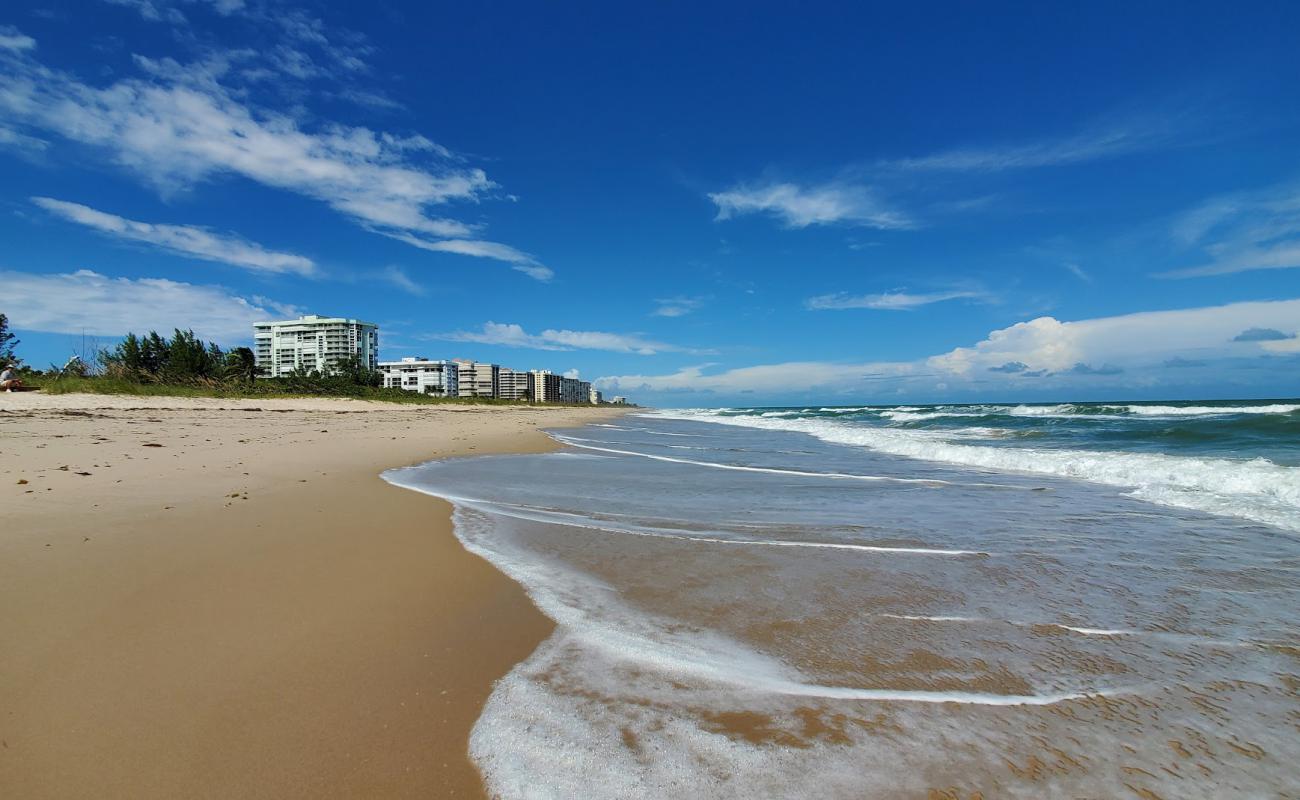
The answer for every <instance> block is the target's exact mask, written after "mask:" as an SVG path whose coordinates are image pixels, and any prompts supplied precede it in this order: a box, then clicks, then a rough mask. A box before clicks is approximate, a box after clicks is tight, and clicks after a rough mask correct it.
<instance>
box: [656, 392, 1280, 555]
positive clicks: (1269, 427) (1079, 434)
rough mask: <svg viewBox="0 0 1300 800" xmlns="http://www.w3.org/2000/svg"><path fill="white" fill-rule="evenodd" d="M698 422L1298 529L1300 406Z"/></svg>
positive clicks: (974, 408) (1027, 408) (1075, 406)
mask: <svg viewBox="0 0 1300 800" xmlns="http://www.w3.org/2000/svg"><path fill="white" fill-rule="evenodd" d="M662 416H663V417H666V418H677V419H692V420H700V421H710V422H718V423H725V424H730V425H737V426H744V427H751V428H756V429H766V430H787V431H798V432H802V433H807V434H810V435H812V436H815V437H818V438H819V439H822V440H823V441H826V442H829V443H835V444H842V445H849V446H857V447H862V448H865V449H870V450H873V451H875V452H879V453H888V454H892V455H899V456H906V457H910V458H915V459H923V460H930V461H936V462H940V463H949V464H957V465H962V466H968V467H974V468H980V469H991V470H997V471H1005V472H1027V473H1033V474H1042V475H1056V476H1063V477H1069V478H1075V479H1079V480H1084V481H1090V482H1095V483H1101V484H1105V485H1109V486H1119V487H1127V488H1128V489H1129V490H1130V492H1131V494H1132V496H1134V497H1139V498H1141V499H1145V500H1149V501H1151V502H1155V503H1163V504H1167V505H1173V506H1180V507H1184V508H1194V509H1198V510H1202V511H1209V512H1213V513H1219V514H1226V515H1229V516H1237V517H1241V518H1244V519H1250V520H1254V521H1257V522H1266V523H1269V524H1273V525H1278V526H1280V527H1284V528H1288V529H1291V530H1296V531H1300V401H1298V400H1263V401H1251V402H1245V401H1184V402H1112V403H1052V404H968V405H928V406H855V407H831V406H818V407H800V408H730V409H699V410H684V411H668V412H663V413H662Z"/></svg>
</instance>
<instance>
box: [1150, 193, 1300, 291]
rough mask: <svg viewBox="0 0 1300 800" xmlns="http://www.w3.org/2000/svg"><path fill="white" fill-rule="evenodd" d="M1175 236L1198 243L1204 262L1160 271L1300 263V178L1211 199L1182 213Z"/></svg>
mask: <svg viewBox="0 0 1300 800" xmlns="http://www.w3.org/2000/svg"><path fill="white" fill-rule="evenodd" d="M1170 236H1171V238H1172V239H1173V240H1174V242H1175V243H1176V244H1179V245H1181V246H1183V247H1188V248H1194V249H1196V251H1197V252H1198V254H1199V256H1200V260H1201V262H1202V263H1200V264H1197V265H1196V266H1191V267H1185V268H1182V269H1175V270H1170V271H1167V272H1162V273H1158V274H1157V275H1156V277H1160V278H1200V277H1208V276H1213V275H1231V274H1234V273H1238V272H1250V271H1254V270H1265V269H1293V268H1297V267H1300V183H1295V182H1291V183H1284V184H1281V185H1279V186H1273V187H1270V188H1268V189H1263V190H1260V191H1256V192H1244V193H1238V194H1231V195H1225V196H1222V197H1216V198H1212V199H1210V200H1207V201H1205V202H1204V203H1201V204H1200V205H1198V206H1197V207H1195V208H1193V209H1191V210H1189V211H1187V212H1185V213H1183V214H1181V215H1180V216H1179V217H1178V218H1177V219H1176V220H1175V221H1174V223H1173V225H1172V226H1171V228H1170Z"/></svg>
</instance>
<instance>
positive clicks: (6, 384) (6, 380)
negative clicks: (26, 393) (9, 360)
mask: <svg viewBox="0 0 1300 800" xmlns="http://www.w3.org/2000/svg"><path fill="white" fill-rule="evenodd" d="M21 388H23V382H22V380H20V379H19V377H18V372H17V371H16V370H14V365H13V364H5V369H4V372H0V389H4V390H5V391H6V392H12V391H13V390H14V389H21Z"/></svg>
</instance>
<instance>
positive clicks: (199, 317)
mask: <svg viewBox="0 0 1300 800" xmlns="http://www.w3.org/2000/svg"><path fill="white" fill-rule="evenodd" d="M0 284H2V285H3V286H4V294H5V305H6V308H5V312H6V313H7V314H8V315H9V321H10V324H12V325H13V326H14V327H15V328H17V329H19V330H29V331H43V332H47V333H81V332H83V331H84V332H85V333H88V334H92V335H94V336H122V335H124V334H127V333H130V332H136V333H143V332H145V331H149V330H156V331H160V332H167V331H170V330H172V329H173V328H177V327H181V328H192V329H193V330H194V332H195V333H197V334H198V335H199V336H202V337H203V338H205V339H213V340H215V341H218V342H223V343H225V342H243V341H247V340H248V339H250V338H251V337H252V325H253V323H254V322H257V321H259V320H264V319H273V318H274V317H275V316H276V308H274V306H278V305H279V304H275V303H272V302H271V301H267V300H266V299H265V298H258V300H252V299H245V298H243V297H239V296H238V295H234V294H231V293H230V292H228V291H226V290H225V289H223V288H221V287H219V286H203V285H198V284H192V283H184V282H181V281H173V280H167V279H165V278H139V279H128V278H110V277H107V276H105V275H101V274H99V273H97V272H93V271H91V270H84V269H83V270H77V271H76V272H70V273H58V274H36V273H28V272H11V271H10V272H0ZM259 301H260V304H259Z"/></svg>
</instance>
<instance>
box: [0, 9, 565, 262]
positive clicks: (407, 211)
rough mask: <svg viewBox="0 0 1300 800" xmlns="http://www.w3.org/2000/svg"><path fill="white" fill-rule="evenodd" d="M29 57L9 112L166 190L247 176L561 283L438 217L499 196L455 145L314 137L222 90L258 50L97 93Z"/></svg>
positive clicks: (366, 134) (384, 227)
mask: <svg viewBox="0 0 1300 800" xmlns="http://www.w3.org/2000/svg"><path fill="white" fill-rule="evenodd" d="M277 21H278V22H279V23H280V24H281V25H284V26H285V27H286V30H289V31H291V32H292V35H293V36H294V37H297V39H299V40H302V41H319V40H320V39H322V38H324V37H325V34H324V33H323V30H322V27H321V26H320V24H319V21H316V20H313V19H311V18H298V17H294V16H292V15H289V16H287V17H277ZM17 36H18V35H17V34H16V32H15V34H14V35H13V36H9V39H15V38H16V37H17ZM24 38H25V37H24ZM324 41H326V42H328V41H330V40H329V39H327V38H325V39H324ZM27 49H30V48H15V47H12V46H11V47H9V48H7V49H0V115H3V116H4V117H6V118H7V122H8V123H10V124H11V125H19V126H22V127H25V128H28V129H35V130H41V131H48V132H52V133H55V134H58V135H59V136H62V137H64V138H66V139H69V140H71V141H75V142H78V143H81V144H84V145H89V146H93V147H97V148H100V149H102V150H103V151H104V152H106V153H107V154H108V155H109V157H110V158H111V159H112V161H114V162H115V163H116V164H118V165H119V166H121V167H123V168H124V169H126V170H128V171H130V172H133V173H135V174H137V175H139V176H140V177H141V178H143V179H144V180H145V181H147V182H148V183H150V184H152V185H153V186H155V187H156V188H158V189H159V190H160V191H162V192H163V193H172V192H177V191H181V190H186V189H189V188H192V187H193V186H195V185H197V184H199V183H202V182H205V181H211V180H215V179H218V178H222V177H226V176H239V177H242V178H245V179H248V180H251V181H254V182H257V183H260V184H262V185H264V186H268V187H272V188H276V189H281V190H284V191H289V192H294V193H297V194H300V195H303V196H306V197H309V198H313V199H315V200H319V201H321V202H323V203H325V204H327V205H328V206H330V207H331V208H333V209H335V210H336V211H338V212H340V213H341V214H344V215H346V216H348V217H351V218H352V219H354V220H355V221H356V222H358V223H360V224H361V225H362V226H364V227H366V228H368V229H371V230H375V231H378V232H381V233H390V234H391V233H397V234H401V236H399V237H398V238H401V239H402V241H406V242H408V243H411V244H414V243H415V242H417V241H418V242H421V244H419V245H416V246H422V247H424V248H425V249H435V250H440V251H442V252H449V253H460V254H463V255H471V256H478V257H484V258H492V259H497V260H501V261H505V262H507V263H510V264H513V265H515V267H516V268H517V269H519V270H520V271H522V272H525V273H526V274H529V275H531V276H532V277H534V278H538V279H541V280H545V279H548V278H549V277H550V276H551V274H552V273H551V271H550V270H549V269H548V268H546V267H544V266H542V265H540V264H538V263H537V261H536V259H535V258H533V257H532V256H530V255H528V254H526V253H523V252H522V251H519V250H516V249H515V248H512V247H509V246H508V245H503V244H498V243H495V242H485V241H481V240H479V239H476V238H475V239H471V238H469V237H471V236H472V235H473V234H474V231H475V227H476V226H471V225H467V224H465V223H463V222H460V221H457V220H454V219H448V218H445V217H442V216H438V215H435V214H432V213H431V210H432V209H433V208H435V207H439V206H444V205H447V204H450V203H453V202H457V201H460V202H471V203H475V202H478V201H480V200H481V199H483V198H484V197H485V196H486V195H487V194H488V193H489V192H491V191H493V190H494V189H495V188H496V184H495V183H493V182H492V181H491V180H490V179H489V178H488V177H487V175H486V173H484V171H483V170H481V169H478V168H475V167H469V166H466V165H465V164H464V163H463V161H462V160H461V159H459V158H458V157H456V156H454V155H453V154H451V153H450V152H449V151H447V150H446V148H443V147H441V146H439V145H437V144H435V143H433V142H431V141H430V140H429V139H427V138H425V137H423V136H419V135H415V136H398V135H394V134H391V133H385V132H377V131H374V130H371V129H369V128H364V127H354V126H347V125H340V124H333V123H329V122H323V123H320V124H318V125H317V126H316V127H315V129H314V130H308V129H306V128H305V127H304V126H303V125H302V124H300V122H299V120H298V118H296V117H293V116H290V115H289V114H286V113H283V112H280V111H276V110H272V109H269V108H259V107H255V106H252V105H250V104H247V103H245V102H243V101H242V100H240V99H238V96H237V93H235V92H232V91H231V90H229V89H227V88H226V87H225V86H223V85H222V84H221V83H220V82H219V81H220V80H221V79H223V77H224V76H226V75H227V74H228V73H230V72H231V66H232V64H234V63H236V62H237V61H239V60H240V59H243V58H246V57H248V55H247V52H251V51H247V52H241V51H228V52H225V53H220V54H215V55H210V57H209V58H207V59H205V60H203V61H201V62H199V63H198V64H196V65H194V66H193V67H192V68H185V67H181V66H180V65H178V64H176V63H175V62H171V61H168V60H165V59H164V60H162V61H151V60H149V59H143V58H142V59H137V65H138V66H139V67H140V68H141V70H142V71H143V73H144V75H145V77H144V78H142V79H141V78H125V79H121V80H118V81H116V82H114V83H111V84H109V85H107V86H104V87H97V86H92V85H90V84H88V83H85V82H82V81H80V80H78V79H77V78H76V77H74V76H73V75H71V74H69V73H66V72H63V71H60V70H54V69H49V68H47V67H45V66H43V65H41V64H39V63H37V62H36V61H34V60H32V59H31V58H29V57H28V55H27V54H26V52H25V50H27ZM340 58H343V56H340ZM348 63H351V62H348ZM358 68H359V67H358ZM15 132H17V131H15ZM24 135H26V134H24ZM9 138H11V139H12V138H13V137H9ZM0 143H3V142H0ZM422 237H439V239H440V240H439V241H430V240H428V239H425V238H422Z"/></svg>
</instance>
